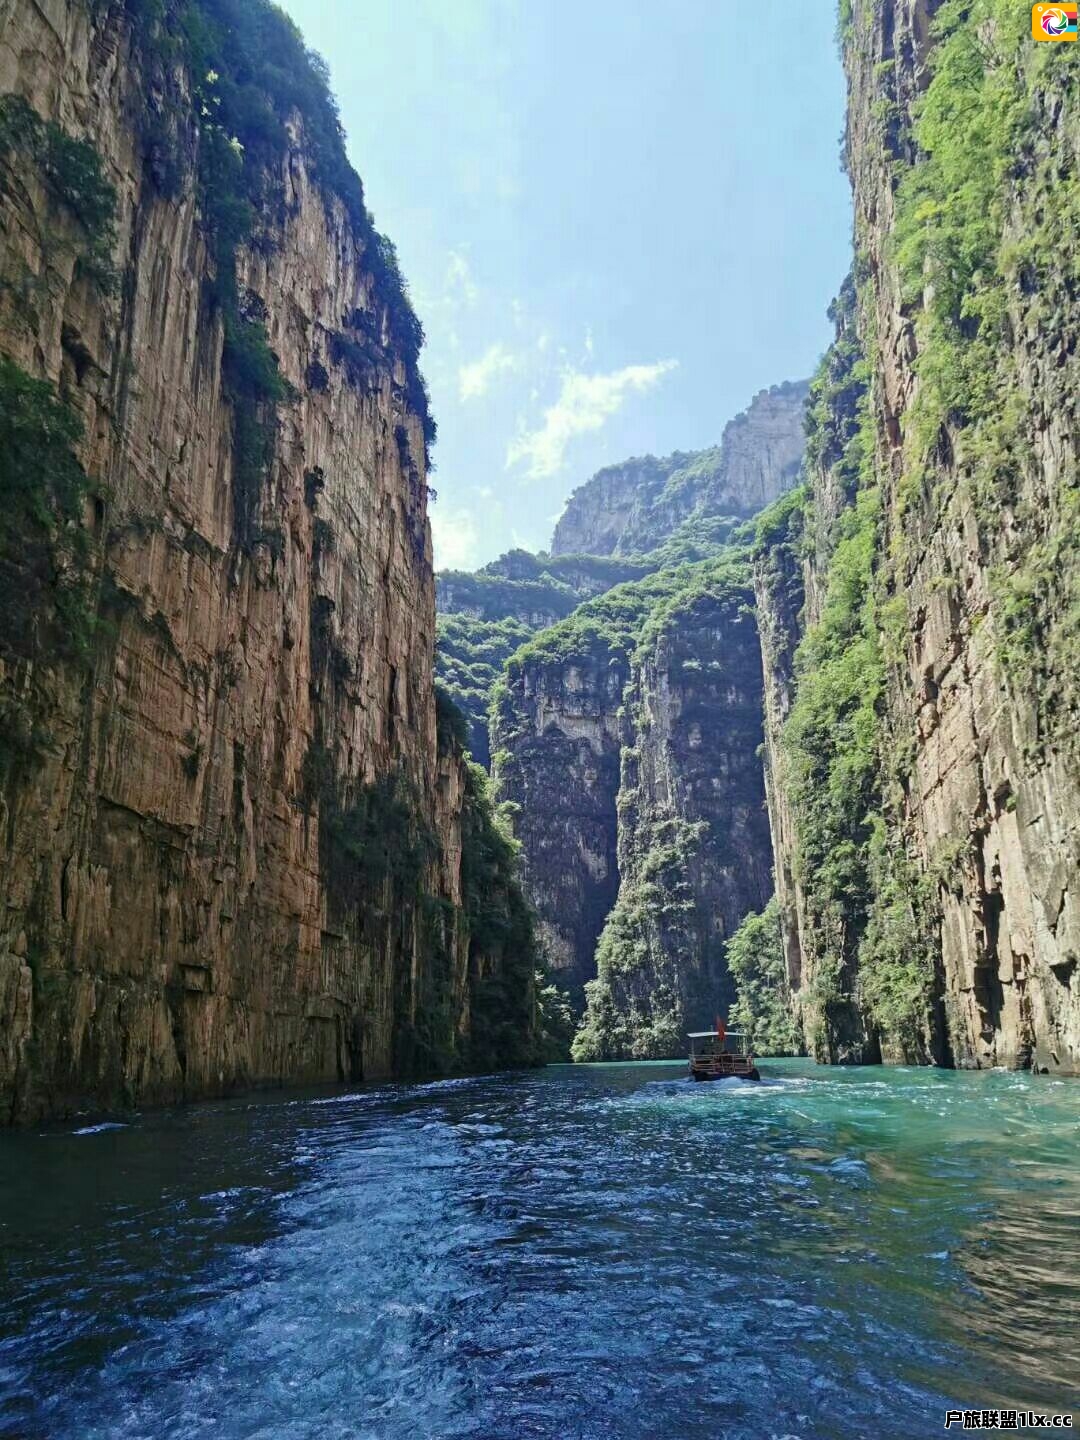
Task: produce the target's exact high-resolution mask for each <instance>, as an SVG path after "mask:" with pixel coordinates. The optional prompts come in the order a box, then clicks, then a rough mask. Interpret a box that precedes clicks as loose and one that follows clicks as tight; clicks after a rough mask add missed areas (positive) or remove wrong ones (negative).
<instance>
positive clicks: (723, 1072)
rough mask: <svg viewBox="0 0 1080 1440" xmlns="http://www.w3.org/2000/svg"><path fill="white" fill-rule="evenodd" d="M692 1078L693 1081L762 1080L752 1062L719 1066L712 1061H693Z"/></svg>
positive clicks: (691, 1065) (691, 1066)
mask: <svg viewBox="0 0 1080 1440" xmlns="http://www.w3.org/2000/svg"><path fill="white" fill-rule="evenodd" d="M690 1078H691V1079H692V1080H702V1081H704V1080H760V1079H761V1074H760V1072H759V1070H758V1068H757V1066H756V1065H755V1064H754V1063H753V1062H752V1061H746V1062H744V1063H742V1064H735V1065H731V1064H724V1065H717V1064H715V1063H714V1062H712V1061H709V1062H702V1061H700V1060H699V1061H697V1062H696V1063H695V1062H693V1061H691V1064H690Z"/></svg>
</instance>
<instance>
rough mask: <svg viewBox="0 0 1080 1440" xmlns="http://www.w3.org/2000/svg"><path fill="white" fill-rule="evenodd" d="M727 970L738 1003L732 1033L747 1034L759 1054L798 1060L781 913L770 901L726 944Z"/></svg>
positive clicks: (799, 1045) (799, 1040)
mask: <svg viewBox="0 0 1080 1440" xmlns="http://www.w3.org/2000/svg"><path fill="white" fill-rule="evenodd" d="M727 966H728V971H729V972H730V974H731V978H732V980H733V981H734V983H735V991H736V996H737V998H736V1001H735V1004H734V1005H733V1006H732V1007H731V1013H730V1016H729V1020H730V1024H731V1026H732V1028H733V1029H734V1028H738V1029H741V1030H745V1031H746V1032H747V1034H748V1036H749V1038H750V1045H751V1048H752V1049H753V1051H754V1053H755V1054H757V1055H797V1054H799V1053H800V1051H801V1049H802V1038H801V1036H800V1034H799V1030H798V1026H797V1025H796V1023H795V1017H794V1014H793V1013H792V1008H791V994H790V991H789V989H788V980H787V969H786V965H785V961H784V942H783V937H782V935H781V933H780V908H779V906H778V905H777V902H776V899H775V898H773V899H772V900H770V901H769V903H768V905H766V907H765V909H764V910H763V911H762V912H761V913H760V915H757V914H751V915H747V917H746V919H745V920H744V921H743V922H742V924H741V925H740V926H739V928H738V930H736V931H735V934H734V935H733V936H732V937H731V939H730V940H729V941H728V946H727Z"/></svg>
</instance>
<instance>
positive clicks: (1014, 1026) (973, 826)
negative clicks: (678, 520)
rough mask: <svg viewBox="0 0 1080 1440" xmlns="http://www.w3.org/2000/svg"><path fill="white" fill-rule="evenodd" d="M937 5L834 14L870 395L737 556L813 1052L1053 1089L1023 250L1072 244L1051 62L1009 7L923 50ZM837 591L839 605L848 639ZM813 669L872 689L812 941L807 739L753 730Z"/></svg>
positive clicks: (1047, 662) (919, 2) (1054, 992)
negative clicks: (851, 877)
mask: <svg viewBox="0 0 1080 1440" xmlns="http://www.w3.org/2000/svg"><path fill="white" fill-rule="evenodd" d="M939 9H940V7H939V6H938V5H937V4H933V3H927V0H885V3H883V4H879V5H872V6H871V5H864V4H859V3H856V4H855V5H854V6H853V7H851V12H850V20H849V23H848V26H847V31H846V43H845V62H846V67H847V72H848V80H849V90H850V94H849V115H848V127H847V152H848V168H849V172H850V174H851V178H852V184H853V190H854V199H855V216H856V234H857V237H858V243H859V249H860V255H859V262H858V265H857V268H856V276H857V281H858V284H857V300H856V302H855V310H856V313H857V327H858V331H859V335H860V337H861V344H862V348H863V350H864V352H865V356H866V379H867V381H868V382H869V387H870V388H869V391H868V392H867V400H866V403H865V406H864V408H863V411H862V417H861V421H860V428H861V432H862V437H863V438H862V441H861V454H860V455H859V456H857V457H856V461H855V464H854V466H853V467H847V473H848V478H849V480H850V483H849V484H848V485H847V487H846V489H845V486H844V485H843V484H840V485H839V486H838V485H837V475H838V474H843V473H844V471H845V466H844V465H842V464H841V465H839V466H837V465H826V466H824V467H822V468H821V469H819V472H818V473H817V474H814V473H810V475H809V479H810V481H811V495H810V500H809V504H808V506H807V508H806V509H805V512H804V514H803V516H802V517H801V519H800V522H799V523H800V524H801V525H803V526H805V527H806V534H805V536H804V538H803V541H802V543H801V545H800V555H799V556H798V557H795V555H794V552H793V551H790V550H789V553H788V554H787V555H786V557H785V555H784V553H783V543H781V545H780V547H779V549H777V548H773V549H772V550H770V552H769V553H768V555H767V556H765V557H762V559H761V560H759V574H758V596H759V609H760V613H761V621H762V633H763V637H764V641H765V651H766V670H767V680H766V696H767V713H768V717H769V725H768V728H769V742H768V743H769V756H770V773H771V774H772V775H773V777H774V782H775V783H773V784H772V785H771V790H770V802H771V808H772V818H773V833H774V839H775V841H776V844H777V850H778V864H777V882H778V890H779V891H780V893H781V898H782V900H783V902H784V903H783V907H782V914H783V918H784V926H785V939H786V944H787V951H788V959H789V968H790V974H791V979H792V983H793V986H794V988H795V990H796V997H797V999H799V998H800V997H801V1003H802V1005H803V1007H804V1014H805V1015H806V1016H807V1018H808V1021H809V1024H810V1026H811V1027H812V1029H813V1033H812V1034H811V1037H810V1038H811V1043H812V1045H813V1047H814V1048H815V1050H816V1052H817V1053H818V1054H819V1055H820V1056H821V1058H833V1059H843V1058H872V1057H873V1054H874V1052H875V1051H876V1050H880V1053H881V1054H883V1055H884V1057H885V1058H905V1059H937V1060H939V1061H945V1062H953V1063H956V1064H959V1065H966V1066H988V1065H1027V1064H1034V1065H1037V1066H1039V1067H1040V1068H1047V1069H1050V1070H1055V1069H1059V1068H1060V1069H1076V1068H1077V1066H1078V1064H1080V974H1078V957H1080V929H1078V924H1080V909H1078V900H1077V894H1076V889H1077V886H1076V876H1077V874H1078V873H1080V868H1078V861H1080V846H1078V834H1080V830H1078V823H1080V760H1078V755H1077V747H1076V743H1075V735H1076V733H1077V732H1076V721H1077V716H1078V697H1080V663H1078V659H1077V647H1076V640H1075V622H1074V620H1071V619H1070V613H1071V614H1072V615H1075V613H1076V612H1075V610H1073V609H1072V607H1073V606H1074V605H1075V603H1076V587H1075V583H1074V580H1073V577H1074V576H1075V574H1076V565H1075V554H1076V543H1077V529H1076V522H1075V514H1076V509H1075V497H1076V492H1077V477H1078V473H1080V472H1078V461H1080V454H1078V444H1077V435H1078V434H1080V426H1078V424H1077V412H1076V401H1075V395H1076V384H1075V378H1076V377H1075V371H1076V364H1077V362H1076V357H1075V350H1076V346H1075V339H1076V332H1077V328H1078V326H1080V314H1078V312H1077V309H1076V306H1075V305H1074V304H1073V303H1072V300H1071V299H1070V298H1068V297H1067V296H1066V295H1065V294H1063V292H1062V290H1061V287H1060V284H1059V282H1058V280H1057V278H1056V275H1055V272H1054V268H1053V265H1052V263H1051V262H1050V261H1049V260H1048V259H1047V257H1048V256H1049V255H1051V254H1052V253H1054V251H1055V247H1056V246H1057V245H1058V243H1059V241H1060V240H1061V239H1063V237H1064V235H1065V234H1066V233H1070V229H1071V227H1072V226H1073V225H1074V224H1075V219H1074V214H1073V212H1072V211H1071V210H1070V209H1069V204H1068V200H1067V197H1068V196H1071V195H1074V194H1075V192H1076V185H1077V167H1078V163H1080V157H1078V154H1077V150H1076V146H1075V143H1074V142H1075V136H1076V134H1077V133H1078V132H1077V119H1078V118H1080V117H1078V116H1077V114H1076V90H1075V83H1074V81H1075V74H1074V72H1075V68H1076V61H1075V57H1074V58H1071V59H1070V58H1066V59H1065V61H1063V62H1062V61H1053V60H1052V59H1051V58H1048V57H1047V53H1046V52H1049V51H1054V50H1057V49H1058V48H1060V49H1072V48H1074V47H1054V46H1039V45H1036V44H1033V43H1032V42H1031V39H1030V30H1029V28H1028V24H1027V15H1026V13H1023V14H1021V13H1020V12H1014V11H1011V10H1009V8H1008V7H1006V6H1002V5H997V4H994V3H991V0H980V3H979V4H977V5H976V6H975V7H973V10H972V13H971V14H968V13H966V12H965V13H964V14H963V15H960V14H959V12H957V14H956V15H945V16H944V19H945V20H946V21H947V23H946V24H945V25H944V28H943V29H942V30H941V31H940V32H939V33H937V34H935V33H934V32H933V31H932V26H931V22H932V20H933V19H934V17H935V14H936V13H937V12H938V11H939ZM946 62H947V63H946ZM924 94H926V95H927V96H928V103H927V105H926V106H925V107H923V108H922V110H921V111H920V112H915V111H913V101H914V100H915V98H916V97H918V96H921V95H924ZM984 122H986V123H984ZM935 127H937V128H936V129H935ZM950 136H952V137H953V143H950V138H949V137H950ZM961 136H963V137H965V138H963V139H961ZM946 201H947V202H948V203H945V202H946ZM954 201H955V202H956V203H954ZM943 257H944V258H943ZM828 391H829V387H828V386H826V387H824V389H823V390H822V391H821V392H820V393H821V398H822V400H823V405H824V409H825V410H826V411H827V410H828V409H829V405H830V403H831V399H830V396H829V393H828ZM852 476H853V477H854V478H852ZM845 537H846V538H845ZM786 538H787V539H788V540H790V539H791V532H790V531H789V532H788V533H787V536H786ZM863 540H865V541H866V542H867V543H866V549H865V550H864V551H863V552H862V553H863V554H864V555H869V556H870V557H871V561H870V565H869V568H868V569H867V570H865V571H860V570H858V568H857V566H856V564H855V561H856V560H857V559H858V556H857V555H856V543H858V544H861V543H862V541H863ZM834 554H835V555H837V556H839V557H840V561H841V563H840V564H838V563H837V562H836V561H835V559H834ZM804 562H805V563H804ZM800 568H801V570H802V573H801V574H798V573H796V572H797V571H798V570H799V569H800ZM841 572H843V573H841ZM845 579H846V583H847V584H848V585H849V587H850V586H855V587H856V589H857V588H858V587H862V591H861V593H862V594H863V596H864V602H861V603H863V609H862V612H861V614H862V617H863V619H862V620H861V621H860V622H859V624H858V625H857V626H852V628H851V631H850V634H849V635H848V636H846V637H845V636H843V635H842V634H841V633H840V629H839V627H838V626H837V625H836V624H835V619H836V615H837V613H838V609H837V607H838V606H840V605H841V603H842V586H843V584H844V583H845ZM849 593H851V592H850V591H849ZM804 599H805V609H804V613H803V616H802V619H801V621H800V622H799V623H798V624H797V625H796V626H794V627H793V622H792V615H793V612H794V611H796V610H798V609H799V607H800V606H802V604H803V600H804ZM866 617H870V619H869V621H868V620H867V618H866ZM830 627H831V628H830ZM802 637H809V639H808V641H806V643H805V646H804V651H803V662H802V664H801V666H799V667H795V668H794V670H793V667H792V664H791V656H792V653H793V641H794V640H795V639H798V638H802ZM830 645H831V646H832V649H831V651H830V649H829V646H830ZM838 647H839V648H838ZM845 647H846V648H845ZM871 651H873V652H875V654H876V659H875V658H871V659H868V658H867V657H868V656H870V654H871ZM841 658H843V659H846V660H847V661H849V662H851V663H852V664H858V665H860V666H862V667H863V669H864V673H865V676H866V681H867V683H868V684H869V685H870V687H871V691H872V693H874V694H878V695H879V697H880V698H879V699H878V700H877V702H876V704H874V705H871V706H870V707H867V706H863V707H862V711H861V720H860V724H862V725H863V727H864V728H863V730H862V735H863V737H864V739H865V737H866V735H867V734H868V733H869V731H868V729H867V728H866V722H867V721H870V722H871V723H873V724H874V725H876V726H877V727H878V735H877V739H876V741H875V742H874V744H875V747H876V752H877V761H876V767H875V768H876V770H877V778H876V779H872V778H868V779H867V780H866V783H863V784H862V787H861V789H860V792H859V794H860V805H861V807H862V811H863V814H864V815H865V816H866V817H867V821H868V828H864V829H863V830H862V832H861V833H859V831H858V830H857V829H854V828H853V829H852V831H851V834H850V835H849V837H848V838H849V839H850V840H851V842H852V848H851V850H850V851H848V852H847V853H846V855H845V856H840V852H839V851H838V850H836V849H833V850H832V851H831V855H832V857H833V859H834V860H837V857H839V860H838V863H839V864H841V865H844V864H847V863H848V861H849V860H850V858H851V856H852V855H855V856H856V857H858V855H859V854H861V855H862V859H861V860H858V863H857V864H856V867H855V869H856V871H857V876H858V882H859V883H858V885H856V886H855V888H854V889H853V890H852V891H851V897H852V902H853V903H852V904H851V905H850V907H849V908H848V910H847V911H846V913H844V915H843V916H842V918H838V919H837V920H836V921H835V922H834V925H833V929H832V931H831V932H830V930H829V925H828V923H827V920H826V919H825V918H824V917H826V915H827V909H826V907H824V906H823V905H822V903H821V901H822V894H823V891H822V883H823V881H822V877H823V876H824V875H826V868H825V867H824V866H823V865H822V863H821V861H822V859H823V858H824V860H826V861H828V859H829V854H830V852H828V850H826V851H825V852H822V851H821V850H820V845H821V843H822V831H821V828H820V827H818V829H817V830H816V831H814V829H813V826H812V825H811V827H810V828H807V826H806V824H805V822H804V819H803V818H802V817H800V815H799V813H798V807H797V805H796V806H794V807H793V806H792V804H791V797H792V795H793V794H796V793H797V790H798V781H799V775H800V773H802V772H800V771H799V770H798V765H802V766H803V767H804V770H805V767H806V765H807V763H808V760H809V761H812V760H813V752H814V748H815V747H817V749H818V752H819V754H825V752H826V751H827V749H828V746H827V742H826V740H825V738H824V736H823V733H822V731H821V730H819V732H818V733H817V734H815V732H814V730H813V722H814V716H813V715H812V714H811V713H810V712H809V711H808V710H807V708H806V707H804V713H803V714H801V715H797V717H796V719H797V722H798V723H797V725H796V727H795V730H796V735H795V739H796V741H797V745H796V750H797V755H796V760H797V762H798V765H797V766H796V769H795V770H792V769H791V767H790V763H789V766H788V769H787V770H786V771H785V769H784V764H785V760H784V753H783V752H784V749H785V746H784V737H783V736H782V734H781V730H782V726H783V717H784V714H785V712H786V711H787V710H789V709H791V708H792V706H795V707H796V708H797V707H798V704H799V695H800V693H802V694H803V695H804V696H805V695H808V694H813V698H814V703H815V704H818V702H819V700H820V692H818V691H815V690H814V689H813V686H814V667H815V666H819V667H820V666H825V667H828V666H829V665H830V664H834V663H835V664H839V663H840V660H841ZM825 709H826V710H827V709H828V707H825ZM820 713H822V712H820V711H819V714H820ZM855 713H856V710H855V707H854V705H853V706H852V707H851V708H850V710H849V712H848V714H849V715H854V714H855ZM841 719H842V720H843V721H844V723H846V719H845V717H844V716H841ZM790 737H791V732H790V728H789V731H788V738H789V739H790ZM788 751H789V757H790V754H791V748H790V746H789V747H788ZM851 769H852V765H851V762H850V752H849V763H848V773H849V774H850V773H851ZM830 773H831V774H832V775H833V777H834V778H838V777H840V771H839V769H837V768H836V766H835V765H833V766H832V768H831V771H830ZM792 781H794V782H795V783H794V785H793V784H792V783H790V782H792ZM822 793H824V791H823V792H822ZM796 831H798V832H799V833H798V834H797V835H796V833H795V832H796ZM815 845H818V846H819V851H818V852H817V853H815V850H814V846H815Z"/></svg>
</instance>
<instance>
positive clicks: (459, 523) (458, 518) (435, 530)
mask: <svg viewBox="0 0 1080 1440" xmlns="http://www.w3.org/2000/svg"><path fill="white" fill-rule="evenodd" d="M430 513H431V543H432V547H433V549H434V552H435V568H436V570H469V569H471V568H472V567H473V565H475V563H476V558H475V557H476V547H477V543H478V541H479V538H480V537H479V535H478V533H477V529H476V521H475V520H474V519H473V517H472V516H471V515H470V514H469V512H468V511H467V510H447V509H446V508H445V507H444V506H442V505H434V506H432V509H431V512H430Z"/></svg>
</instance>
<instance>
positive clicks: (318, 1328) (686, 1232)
mask: <svg viewBox="0 0 1080 1440" xmlns="http://www.w3.org/2000/svg"><path fill="white" fill-rule="evenodd" d="M765 1070H766V1075H767V1078H766V1079H765V1080H764V1081H763V1083H762V1084H761V1085H757V1086H751V1085H744V1084H742V1083H740V1082H738V1081H728V1082H723V1083H721V1084H717V1085H698V1086H694V1085H691V1084H690V1083H688V1082H687V1081H685V1080H683V1079H682V1078H681V1071H680V1070H678V1069H676V1068H675V1067H670V1066H660V1065H612V1066H588V1067H580V1066H579V1067H576V1068H571V1067H555V1068H552V1069H549V1070H547V1071H544V1072H541V1073H537V1074H529V1075H511V1076H499V1077H495V1078H486V1079H477V1080H458V1081H445V1082H440V1083H435V1084H429V1085H419V1086H388V1087H384V1088H380V1089H370V1090H363V1091H359V1092H356V1093H353V1094H326V1093H323V1094H320V1095H317V1096H314V1097H307V1096H306V1097H303V1098H279V1097H277V1096H275V1097H264V1096H259V1097H256V1098H254V1099H249V1100H240V1101H231V1102H228V1103H224V1104H218V1105H202V1106H197V1107H192V1108H189V1109H183V1110H176V1111H171V1112H165V1113H158V1114H147V1115H145V1116H142V1117H140V1118H137V1119H136V1120H134V1121H133V1122H132V1123H131V1124H130V1125H128V1126H124V1127H114V1128H107V1127H102V1126H97V1127H94V1126H90V1125H89V1124H87V1125H77V1124H73V1125H70V1126H68V1127H65V1128H63V1129H49V1130H43V1131H41V1132H38V1133H30V1134H21V1135H6V1136H3V1137H0V1435H5V1436H20V1437H23V1436H25V1437H38V1436H41V1437H45V1436H78V1437H97V1436H125V1437H128V1436H131V1437H134V1436H145V1437H154V1440H157V1437H162V1436H168V1437H184V1440H188V1437H204V1436H206V1437H209V1436H213V1437H239V1436H244V1437H255V1436H259V1437H278V1436H282V1437H306V1436H320V1437H339V1436H341V1437H344V1436H357V1437H372V1440H382V1437H386V1440H396V1437H399V1436H401V1437H406V1436H408V1437H415V1440H428V1437H443V1436H445V1437H455V1436H473V1437H480V1440H501V1437H507V1440H510V1437H513V1440H523V1437H541V1436H542V1437H551V1440H573V1437H581V1440H593V1437H598V1440H599V1437H604V1440H607V1437H611V1440H624V1437H625V1440H639V1437H640V1440H668V1437H672V1440H674V1437H680V1440H682V1437H686V1436H690V1435H692V1434H693V1433H694V1432H700V1433H702V1434H705V1433H707V1434H708V1435H709V1437H710V1440H742V1437H747V1440H749V1437H754V1440H760V1437H768V1436H774V1437H785V1440H790V1437H796V1436H797V1437H803V1440H809V1437H819V1436H821V1437H832V1436H836V1437H839V1436H844V1437H853V1440H859V1437H864V1436H866V1437H871V1436H877V1437H883V1440H884V1437H896V1440H915V1437H921V1436H923V1435H936V1434H941V1433H943V1432H942V1429H941V1426H942V1421H943V1412H944V1410H945V1408H946V1407H947V1406H948V1405H957V1404H959V1405H964V1406H967V1407H971V1406H973V1405H978V1406H980V1407H982V1406H987V1407H997V1406H1000V1405H1010V1406H1016V1407H1021V1406H1023V1407H1032V1408H1035V1409H1039V1410H1067V1409H1069V1408H1070V1407H1074V1408H1075V1407H1076V1406H1077V1405H1078V1404H1080V1395H1078V1392H1080V1152H1078V1147H1077V1140H1078V1132H1080V1083H1078V1082H1062V1081H1051V1080H1047V1079H1045V1078H1038V1077H1033V1076H1028V1075H1016V1074H990V1075H985V1074H983V1075H965V1074H955V1073H948V1072H932V1071H916V1070H881V1069H862V1070H843V1071H841V1070H819V1069H816V1068H815V1067H813V1066H812V1065H809V1064H807V1063H804V1062H797V1061H773V1062H766V1065H765ZM954 1433H955V1432H954Z"/></svg>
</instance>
